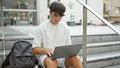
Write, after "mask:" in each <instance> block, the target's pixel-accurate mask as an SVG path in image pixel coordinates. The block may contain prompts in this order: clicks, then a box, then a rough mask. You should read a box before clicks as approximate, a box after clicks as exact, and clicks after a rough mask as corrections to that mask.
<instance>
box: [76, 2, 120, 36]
mask: <svg viewBox="0 0 120 68" xmlns="http://www.w3.org/2000/svg"><path fill="white" fill-rule="evenodd" d="M77 1H78V2H79V3H80V4H81V5H83V6H84V7H85V8H87V9H88V10H89V11H90V12H91V13H93V14H94V15H95V16H96V17H97V18H98V19H100V20H101V21H103V22H104V23H105V24H106V25H107V26H109V28H111V29H112V30H113V31H114V32H116V33H117V34H119V35H120V31H119V30H118V29H117V28H116V27H114V26H113V25H112V24H111V23H110V22H108V21H107V20H105V19H104V18H103V17H102V16H100V15H99V14H98V13H96V12H95V11H94V10H93V9H91V8H90V7H89V6H88V5H86V4H85V3H84V2H82V0H77Z"/></svg>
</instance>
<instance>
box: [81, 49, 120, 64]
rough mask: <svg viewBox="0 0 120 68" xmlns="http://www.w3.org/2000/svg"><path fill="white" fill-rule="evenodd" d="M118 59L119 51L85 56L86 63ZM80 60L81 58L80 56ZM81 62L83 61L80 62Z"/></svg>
mask: <svg viewBox="0 0 120 68" xmlns="http://www.w3.org/2000/svg"><path fill="white" fill-rule="evenodd" d="M117 57H120V51H116V52H107V53H101V54H92V55H87V63H89V62H96V61H102V60H108V59H112V58H117ZM81 58H82V56H81ZM82 61H83V60H82Z"/></svg>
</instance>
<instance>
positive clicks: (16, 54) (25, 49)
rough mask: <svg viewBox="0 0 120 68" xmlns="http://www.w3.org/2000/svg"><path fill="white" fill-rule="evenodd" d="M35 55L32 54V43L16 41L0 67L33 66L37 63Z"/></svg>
mask: <svg viewBox="0 0 120 68" xmlns="http://www.w3.org/2000/svg"><path fill="white" fill-rule="evenodd" d="M37 62H38V61H37V60H36V59H35V55H34V54H32V44H31V43H30V42H28V41H17V42H15V43H14V44H13V47H12V50H11V51H10V53H9V54H8V56H7V58H6V59H5V61H4V62H3V64H2V67H1V68H6V67H7V66H9V67H10V68H34V67H35V65H36V64H37Z"/></svg>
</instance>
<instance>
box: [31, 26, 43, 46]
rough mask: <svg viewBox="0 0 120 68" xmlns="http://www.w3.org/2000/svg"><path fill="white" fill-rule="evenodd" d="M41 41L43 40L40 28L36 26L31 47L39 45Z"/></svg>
mask: <svg viewBox="0 0 120 68" xmlns="http://www.w3.org/2000/svg"><path fill="white" fill-rule="evenodd" d="M42 41H43V39H42V33H41V31H40V29H39V28H37V29H36V30H35V34H34V40H33V44H32V48H34V47H41V45H42Z"/></svg>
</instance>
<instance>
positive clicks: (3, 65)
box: [1, 51, 11, 68]
mask: <svg viewBox="0 0 120 68" xmlns="http://www.w3.org/2000/svg"><path fill="white" fill-rule="evenodd" d="M10 55H11V51H10V53H9V54H8V56H7V57H6V59H5V61H4V62H3V64H2V66H1V68H6V67H7V66H9V64H10V63H9V57H10Z"/></svg>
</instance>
